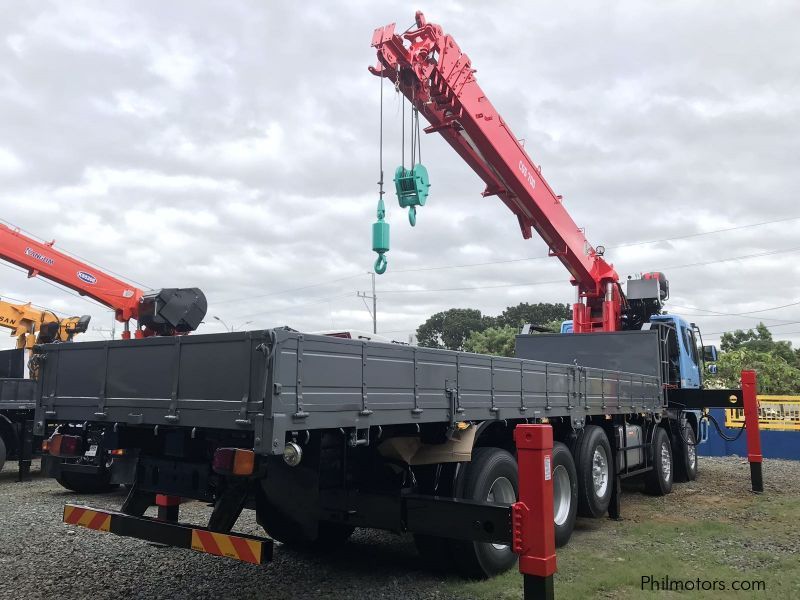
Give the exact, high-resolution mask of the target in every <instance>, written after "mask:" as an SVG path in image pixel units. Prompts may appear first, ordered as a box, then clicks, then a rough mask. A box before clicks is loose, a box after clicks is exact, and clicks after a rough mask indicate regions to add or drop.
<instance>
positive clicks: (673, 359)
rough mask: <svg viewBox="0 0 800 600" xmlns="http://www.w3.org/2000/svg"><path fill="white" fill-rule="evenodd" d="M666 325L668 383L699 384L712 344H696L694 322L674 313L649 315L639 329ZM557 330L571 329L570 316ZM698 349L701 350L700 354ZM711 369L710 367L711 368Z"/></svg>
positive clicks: (713, 351) (710, 358)
mask: <svg viewBox="0 0 800 600" xmlns="http://www.w3.org/2000/svg"><path fill="white" fill-rule="evenodd" d="M655 325H657V326H662V327H664V326H666V328H668V329H671V330H672V331H674V336H675V342H674V343H671V344H669V347H670V348H671V351H669V352H668V354H669V356H668V357H667V359H668V360H669V361H670V364H671V369H670V371H671V373H672V376H671V377H668V378H667V379H668V383H671V384H672V385H677V386H678V387H682V388H699V387H702V385H703V363H704V362H705V361H709V362H713V361H716V359H717V353H716V348H714V347H713V346H700V345H699V344H698V341H699V336H700V330H699V329H698V327H697V325H695V324H694V323H689V322H688V321H687V320H686V319H684V318H683V317H681V316H678V315H671V314H663V315H652V316H651V317H650V320H649V322H647V323H645V324H644V325H643V326H642V329H651V328H652V327H653V326H655ZM560 333H572V320H571V319H570V320H567V321H563V322H562V323H561V332H560ZM701 352H702V353H703V354H702V355H701ZM712 372H713V369H712Z"/></svg>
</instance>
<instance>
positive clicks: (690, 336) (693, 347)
mask: <svg viewBox="0 0 800 600" xmlns="http://www.w3.org/2000/svg"><path fill="white" fill-rule="evenodd" d="M683 343H684V344H685V345H686V352H688V353H689V356H690V357H691V358H692V361H693V362H694V364H695V365H697V364H699V361H700V357H699V356H698V354H697V344H696V343H695V341H694V333H692V330H691V329H686V328H685V327H684V328H683Z"/></svg>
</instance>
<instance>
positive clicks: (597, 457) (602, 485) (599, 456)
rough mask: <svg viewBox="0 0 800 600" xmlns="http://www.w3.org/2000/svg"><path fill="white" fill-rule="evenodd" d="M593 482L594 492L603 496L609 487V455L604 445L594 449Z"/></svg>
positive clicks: (600, 496) (599, 496)
mask: <svg viewBox="0 0 800 600" xmlns="http://www.w3.org/2000/svg"><path fill="white" fill-rule="evenodd" d="M592 482H593V484H594V493H595V495H596V496H597V497H598V498H602V497H603V496H605V494H606V490H607V489H608V456H607V455H606V450H605V448H603V447H602V446H598V447H597V448H595V449H594V454H593V455H592Z"/></svg>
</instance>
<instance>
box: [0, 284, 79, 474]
mask: <svg viewBox="0 0 800 600" xmlns="http://www.w3.org/2000/svg"><path fill="white" fill-rule="evenodd" d="M88 326H89V315H83V316H81V317H63V318H62V317H59V316H58V315H57V314H56V313H54V312H53V311H51V310H46V309H39V308H35V307H34V306H33V305H32V304H31V303H30V302H27V303H25V304H18V303H15V302H8V301H6V300H2V299H0V327H5V328H6V329H10V330H11V337H15V338H16V349H14V350H0V470H2V469H3V465H4V464H5V461H6V459H8V458H16V459H18V460H19V461H21V462H20V466H21V467H22V469H23V470H24V468H25V467H27V466H28V463H27V461H28V460H29V459H30V455H31V453H32V448H30V447H26V443H27V445H28V446H30V445H31V444H33V439H32V437H31V436H30V431H29V429H30V426H28V427H26V424H29V423H31V422H32V421H33V408H34V404H33V394H32V392H33V386H32V382H30V383H26V378H27V377H28V373H27V372H26V371H27V362H28V359H29V358H30V357H29V354H30V351H31V349H32V348H33V347H34V345H35V344H47V343H54V342H69V341H72V338H73V337H74V336H75V335H77V334H79V333H84V332H86V329H87V328H88ZM20 389H22V390H26V391H24V392H22V393H21V392H20Z"/></svg>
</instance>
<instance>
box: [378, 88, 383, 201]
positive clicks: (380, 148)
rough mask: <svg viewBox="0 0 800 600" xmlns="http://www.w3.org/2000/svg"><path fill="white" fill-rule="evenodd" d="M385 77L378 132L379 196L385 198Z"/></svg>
mask: <svg viewBox="0 0 800 600" xmlns="http://www.w3.org/2000/svg"><path fill="white" fill-rule="evenodd" d="M383 79H384V78H383V77H381V78H380V80H381V109H380V115H381V116H380V133H379V134H378V139H379V142H378V161H379V162H380V179H379V180H378V198H379V199H380V198H383Z"/></svg>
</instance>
